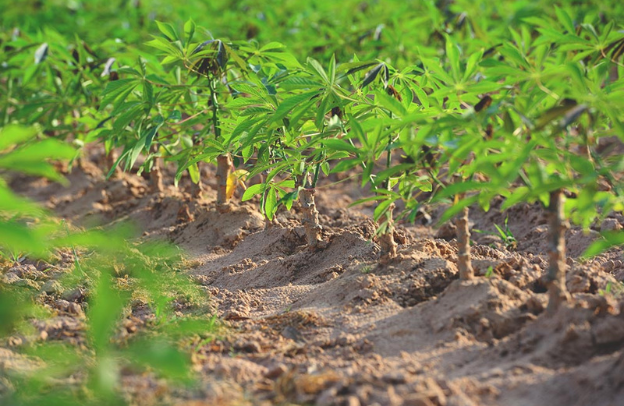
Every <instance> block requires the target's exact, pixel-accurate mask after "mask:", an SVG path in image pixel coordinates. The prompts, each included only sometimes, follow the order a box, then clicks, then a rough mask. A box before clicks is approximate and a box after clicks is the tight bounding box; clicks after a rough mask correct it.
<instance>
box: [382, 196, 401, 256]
mask: <svg viewBox="0 0 624 406" xmlns="http://www.w3.org/2000/svg"><path fill="white" fill-rule="evenodd" d="M394 207H395V206H394V203H392V204H391V205H390V207H388V211H387V212H386V218H387V219H388V226H387V227H386V232H385V233H383V234H381V235H380V236H379V246H380V247H381V252H382V255H383V258H384V259H392V258H396V256H397V247H398V244H397V243H396V242H395V241H394V220H393V219H392V213H393V211H394Z"/></svg>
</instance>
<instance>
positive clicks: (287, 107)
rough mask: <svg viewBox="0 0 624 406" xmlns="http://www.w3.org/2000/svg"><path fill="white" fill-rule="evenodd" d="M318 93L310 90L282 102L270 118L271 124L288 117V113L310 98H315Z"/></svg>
mask: <svg viewBox="0 0 624 406" xmlns="http://www.w3.org/2000/svg"><path fill="white" fill-rule="evenodd" d="M319 93H320V92H319V91H318V90H311V91H309V92H304V93H301V94H298V95H295V96H292V97H289V98H288V99H286V100H284V101H282V102H281V103H280V104H279V105H278V106H277V110H276V111H275V113H274V114H273V115H272V116H271V122H273V123H274V122H278V121H279V120H281V119H283V118H284V117H286V115H288V113H289V112H290V111H291V110H292V109H294V108H295V107H297V106H298V105H299V104H300V103H303V102H305V101H307V100H310V99H311V98H312V97H314V96H317V95H318V94H319Z"/></svg>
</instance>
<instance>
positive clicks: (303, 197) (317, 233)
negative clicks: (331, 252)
mask: <svg viewBox="0 0 624 406" xmlns="http://www.w3.org/2000/svg"><path fill="white" fill-rule="evenodd" d="M315 192H316V189H314V188H310V189H306V188H302V189H301V190H300V191H299V203H301V210H302V212H303V216H302V219H301V222H302V224H303V228H304V230H305V234H306V239H307V240H308V245H309V246H310V248H312V249H315V248H317V247H318V246H319V244H320V243H321V241H323V235H322V231H323V227H321V225H320V224H319V212H318V210H316V203H315V202H314V193H315Z"/></svg>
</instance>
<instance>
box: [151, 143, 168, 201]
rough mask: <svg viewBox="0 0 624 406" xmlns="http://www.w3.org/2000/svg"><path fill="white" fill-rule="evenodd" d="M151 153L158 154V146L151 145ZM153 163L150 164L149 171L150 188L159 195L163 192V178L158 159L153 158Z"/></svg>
mask: <svg viewBox="0 0 624 406" xmlns="http://www.w3.org/2000/svg"><path fill="white" fill-rule="evenodd" d="M151 151H152V153H156V152H158V146H156V145H152V147H151ZM153 159H154V162H153V163H152V170H151V171H150V186H151V187H152V190H153V191H154V192H157V193H161V192H163V191H164V190H165V188H164V186H163V176H162V172H161V171H160V158H158V157H154V158H153Z"/></svg>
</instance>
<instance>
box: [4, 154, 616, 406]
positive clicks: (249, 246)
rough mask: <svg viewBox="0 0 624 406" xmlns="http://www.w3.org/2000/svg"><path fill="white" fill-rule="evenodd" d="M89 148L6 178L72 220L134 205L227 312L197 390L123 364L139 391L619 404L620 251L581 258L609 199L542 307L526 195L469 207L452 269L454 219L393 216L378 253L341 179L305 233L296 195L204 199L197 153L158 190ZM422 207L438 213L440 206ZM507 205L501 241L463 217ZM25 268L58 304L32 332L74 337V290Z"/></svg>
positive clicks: (150, 397)
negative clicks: (58, 168) (448, 222)
mask: <svg viewBox="0 0 624 406" xmlns="http://www.w3.org/2000/svg"><path fill="white" fill-rule="evenodd" d="M101 161H102V158H101V156H99V155H98V153H97V151H95V152H94V153H93V154H92V156H91V159H90V160H88V161H85V162H83V164H82V165H81V168H74V169H73V170H72V171H71V172H70V173H69V174H68V175H67V177H68V179H69V181H70V186H68V187H65V188H63V187H59V186H58V185H57V184H52V183H48V182H47V181H43V180H36V181H35V180H29V179H24V178H18V179H15V180H13V182H12V187H13V188H14V189H15V190H16V191H18V192H20V193H23V194H24V195H26V196H28V197H30V198H33V199H35V200H38V201H40V202H42V203H43V204H45V205H46V206H47V207H49V208H50V209H52V210H53V211H54V212H55V213H56V214H57V215H58V216H60V217H63V218H65V219H67V220H68V221H70V222H71V223H73V224H74V225H76V226H81V225H94V224H114V223H117V222H120V221H124V220H131V221H132V222H133V223H134V224H135V226H136V227H137V228H138V230H139V231H140V232H141V233H142V234H143V237H142V238H160V239H166V240H168V241H171V242H173V243H175V244H177V245H179V246H180V247H182V248H184V249H185V250H186V252H187V254H188V257H189V259H190V260H192V262H193V264H194V266H193V267H189V269H188V274H189V275H190V276H191V277H192V278H193V280H195V281H196V282H197V283H198V284H199V285H201V286H202V287H203V289H204V290H205V291H206V294H207V295H209V296H210V299H211V301H212V304H213V306H214V308H215V309H216V312H217V314H218V316H219V317H221V318H222V319H223V320H224V321H225V323H226V325H227V326H228V329H229V330H228V332H227V334H226V335H224V337H225V338H221V339H217V340H214V341H211V342H207V343H205V344H203V345H201V346H200V347H199V349H198V351H197V352H196V353H194V354H193V360H192V362H193V368H194V370H195V371H196V372H197V373H198V375H199V376H200V383H201V384H200V387H199V389H197V390H195V391H193V392H189V391H188V390H179V389H173V388H169V387H168V386H167V385H166V384H165V383H164V382H162V381H160V380H158V379H156V378H154V377H152V376H150V375H133V374H132V373H131V372H127V373H125V375H124V378H123V385H124V390H125V391H126V394H127V396H128V397H129V398H131V399H132V400H133V403H135V404H141V405H143V404H154V403H157V402H166V403H174V404H179V405H272V404H310V405H348V406H357V405H382V406H385V405H396V406H433V405H437V406H443V405H448V406H451V405H456V406H459V405H462V406H469V405H506V406H507V405H523V406H524V405H544V404H548V405H550V406H559V405H561V406H569V405H588V404H592V405H594V406H599V405H605V406H606V405H614V406H615V405H624V300H623V298H622V297H621V296H617V295H615V296H614V295H612V294H604V292H603V291H604V290H605V289H607V286H608V285H609V286H616V284H617V282H621V281H623V280H624V258H623V256H622V251H621V250H617V249H613V250H611V251H608V252H606V253H604V254H602V255H600V256H598V257H596V258H593V259H591V260H582V259H581V258H580V255H581V254H582V252H583V251H584V250H585V248H587V246H588V245H589V244H590V243H591V242H592V241H593V240H594V239H595V238H596V235H597V231H598V230H599V229H600V228H601V227H602V228H606V227H608V228H612V229H615V228H621V227H622V226H624V218H623V217H622V216H621V215H614V216H612V217H610V218H608V219H607V220H606V221H605V222H604V223H603V224H597V225H596V226H595V227H594V229H593V230H592V231H591V232H589V233H584V232H583V231H582V230H579V229H576V228H571V229H570V230H569V231H568V232H567V250H568V252H567V254H568V265H569V267H568V272H567V287H568V289H569V290H570V292H571V293H572V296H573V301H572V302H571V303H568V304H567V305H564V306H563V307H562V308H560V309H559V310H558V311H557V312H556V314H554V315H547V314H545V312H544V307H545V305H546V294H545V287H544V284H543V283H542V282H541V277H542V275H543V274H544V272H545V268H546V266H547V258H546V257H545V255H544V253H545V251H546V242H545V232H546V224H545V218H544V217H543V214H542V210H541V208H540V207H539V206H538V205H520V206H517V207H514V208H512V209H510V210H507V211H505V212H501V211H500V210H498V208H499V207H500V203H501V202H498V201H497V202H494V203H493V206H492V209H491V210H490V211H489V212H488V213H483V212H480V211H479V210H477V209H475V208H473V209H471V212H470V226H471V229H472V239H473V242H474V245H473V247H472V253H473V260H472V264H473V267H474V269H475V272H476V273H477V274H478V275H479V277H477V278H475V279H474V280H470V281H460V280H459V279H458V271H457V256H456V254H457V248H456V241H455V235H454V230H453V229H452V227H450V226H443V227H441V228H440V229H434V228H432V227H431V226H429V225H423V224H420V222H417V224H416V225H410V224H399V225H398V227H397V230H396V235H395V237H396V238H395V239H396V241H397V242H398V243H399V244H400V245H399V250H398V258H396V259H395V260H392V261H389V262H388V261H380V255H381V253H380V249H379V246H378V245H377V244H376V242H375V238H374V223H373V222H372V221H371V219H370V214H371V212H372V207H370V206H361V207H355V208H351V207H348V206H349V204H350V203H351V202H353V201H354V200H357V199H358V198H359V197H361V194H362V191H361V190H360V189H359V188H358V185H357V183H355V182H354V183H350V182H348V181H347V182H343V183H340V184H337V185H332V184H329V183H327V184H325V185H323V186H321V187H319V188H318V190H317V193H316V199H317V207H318V210H319V212H320V220H321V223H322V226H323V238H324V240H325V241H326V242H327V243H326V244H323V246H322V247H320V248H319V249H317V250H315V251H312V250H310V249H309V248H308V247H307V246H306V235H305V230H304V229H303V227H302V226H301V223H300V220H299V219H300V217H301V210H300V208H298V207H297V205H296V204H295V207H293V210H292V211H291V212H286V211H280V212H279V213H278V215H277V221H276V222H274V223H270V224H268V223H267V222H266V221H265V220H264V218H263V216H262V215H261V214H260V213H259V212H258V208H257V202H255V201H250V202H245V203H239V202H238V200H239V199H237V198H236V197H235V198H234V199H233V202H232V203H230V206H229V210H228V211H227V212H225V213H224V212H223V209H222V208H221V210H217V207H216V203H215V201H216V194H217V193H216V180H215V177H214V172H212V170H211V169H210V168H206V169H205V172H206V173H204V179H206V181H205V184H204V192H203V196H202V198H200V199H197V198H194V197H192V196H193V193H194V192H195V191H196V189H194V188H193V187H191V185H190V184H189V183H184V181H183V182H182V183H181V185H180V187H179V188H176V187H174V186H173V185H171V184H168V183H167V182H168V181H169V180H170V179H172V176H167V173H166V172H167V171H169V170H170V168H164V171H165V177H164V180H165V190H164V192H161V193H154V192H151V191H150V187H149V182H148V181H146V180H145V179H143V178H142V177H139V176H136V175H132V174H122V175H120V177H119V178H117V179H112V180H105V179H104V176H105V170H104V168H100V167H99V166H98V165H100V164H99V162H101ZM238 197H240V191H239V193H238ZM430 214H431V216H432V217H433V220H434V222H435V220H436V218H437V217H439V215H440V214H441V212H440V211H439V210H436V211H434V212H432V213H430ZM506 218H508V225H509V228H510V230H512V232H513V235H514V237H515V238H516V240H517V244H516V247H515V248H514V247H511V246H509V247H506V246H505V244H503V243H502V241H501V240H500V238H498V237H496V236H493V235H491V234H486V233H478V232H475V230H484V231H488V232H494V231H495V228H494V224H498V225H502V224H503V223H504V221H505V219H506ZM66 262H67V263H68V264H67V266H71V259H70V260H68V261H66ZM37 272H39V273H42V272H41V270H38V269H37V268H36V266H32V265H31V268H29V267H28V266H27V265H23V266H21V267H16V268H13V269H12V270H8V271H6V270H5V272H4V276H3V278H4V280H5V282H6V283H9V282H11V283H15V282H17V281H18V280H19V281H30V282H22V283H23V284H27V285H29V286H30V285H35V286H31V287H32V288H36V289H42V290H43V291H45V292H47V295H48V296H49V298H48V302H49V304H50V306H51V307H52V308H54V309H56V311H57V315H56V316H55V317H54V318H53V319H51V320H49V321H47V322H45V323H44V322H38V323H36V328H37V329H38V331H40V335H41V336H40V337H39V339H46V340H66V341H69V342H71V343H73V344H75V345H81V336H82V329H83V324H82V320H83V318H84V313H83V309H82V307H81V306H82V305H81V304H82V303H83V301H84V292H81V291H79V290H78V291H71V292H62V288H61V287H60V286H58V285H55V283H54V281H53V280H51V279H49V278H48V280H46V277H45V272H44V275H43V276H42V275H40V274H37ZM486 275H487V276H486ZM148 313H149V312H144V313H141V311H137V312H136V314H135V315H134V316H133V318H129V319H127V320H126V323H125V325H124V326H125V327H127V330H128V331H132V329H136V328H140V327H141V325H143V324H147V323H149V317H150V316H149V314H148ZM128 320H130V321H128ZM126 324H127V325H128V326H126ZM137 326H138V327H137ZM14 339H15V340H18V341H19V340H20V338H19V337H15V338H14ZM18 344H19V343H18ZM8 360H11V362H9V361H8ZM0 365H4V367H5V368H6V367H7V365H11V366H9V367H13V368H22V369H24V368H34V367H35V366H36V365H35V363H34V361H32V360H30V359H27V358H25V357H22V356H18V355H17V354H15V353H13V352H12V351H11V349H10V347H8V348H0ZM2 385H3V381H0V387H1V386H2Z"/></svg>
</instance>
